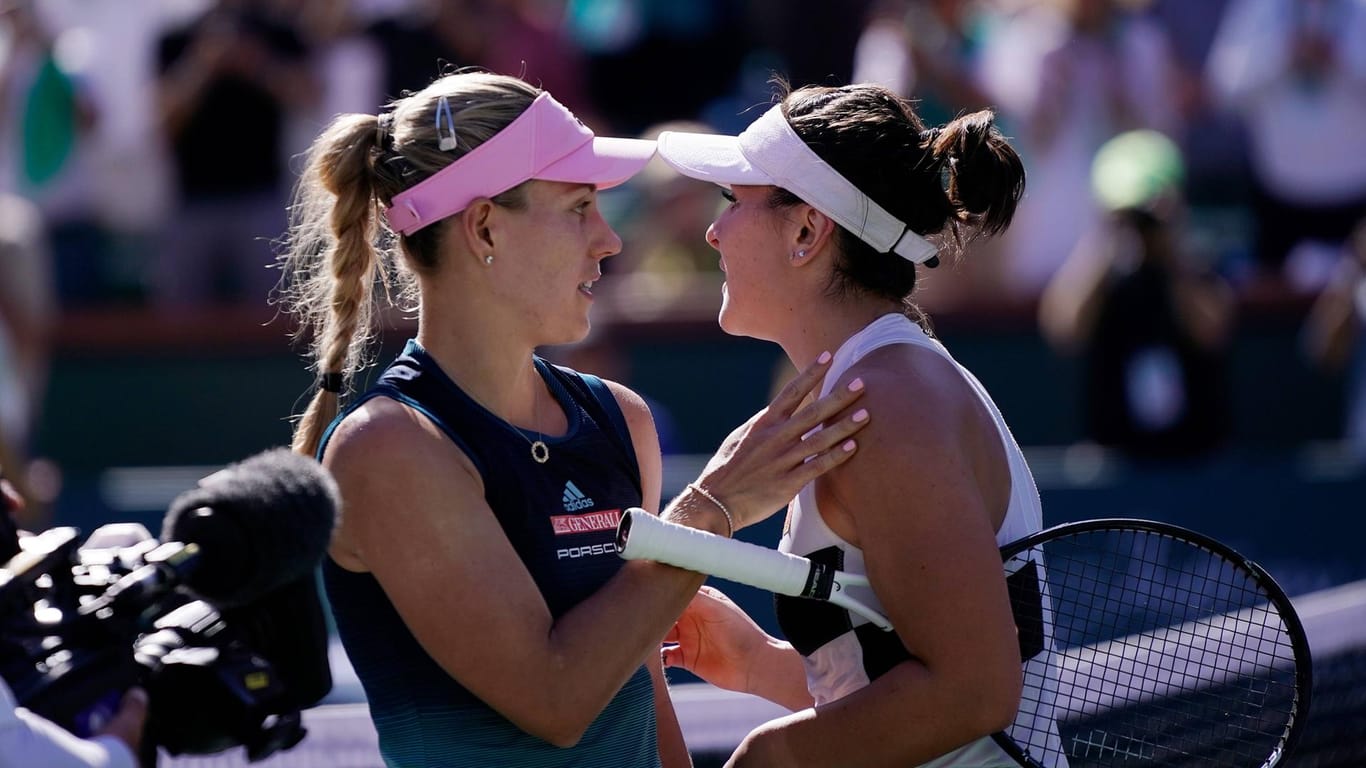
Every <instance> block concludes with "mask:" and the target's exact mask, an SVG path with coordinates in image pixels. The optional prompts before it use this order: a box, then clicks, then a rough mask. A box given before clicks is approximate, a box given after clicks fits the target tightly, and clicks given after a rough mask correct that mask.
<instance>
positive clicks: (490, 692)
mask: <svg viewBox="0 0 1366 768" xmlns="http://www.w3.org/2000/svg"><path fill="white" fill-rule="evenodd" d="M654 149H655V144H654V142H652V141H642V140H634V139H617V138H605V137H599V136H594V134H593V132H592V131H591V130H589V129H588V128H587V127H585V126H584V125H583V124H582V123H581V122H580V121H579V120H578V119H576V118H575V117H574V115H573V114H572V113H571V112H570V111H569V110H567V109H566V108H565V107H564V106H562V105H560V104H559V103H558V102H556V101H555V99H554V98H552V97H551V96H550V95H549V94H547V93H545V92H543V91H541V90H540V89H538V88H535V87H533V86H531V85H529V84H528V83H526V82H524V81H522V80H520V79H518V78H513V77H506V76H501V75H493V74H488V73H480V72H462V73H457V74H452V75H448V76H445V77H442V78H441V79H439V80H437V81H436V82H434V83H432V84H431V85H430V86H428V87H427V88H424V89H423V90H421V91H418V92H416V93H413V94H412V95H409V96H406V97H404V98H402V99H399V100H398V101H396V102H394V103H393V104H392V105H390V109H389V110H387V111H386V112H385V113H383V114H380V115H342V116H340V117H338V118H337V119H336V120H335V121H334V122H333V123H332V124H331V126H329V127H328V128H327V129H326V130H325V131H324V132H323V134H322V135H321V136H320V137H319V138H318V139H317V140H316V141H315V143H314V146H313V148H312V150H311V152H310V155H309V165H308V167H307V169H306V171H305V173H304V175H303V177H302V178H301V180H300V186H299V189H298V193H297V196H296V201H295V205H294V207H293V214H294V222H293V229H292V232H291V238H290V242H289V251H288V253H287V254H286V255H285V256H284V260H283V265H284V267H285V269H286V276H287V277H286V283H285V295H286V297H287V305H288V307H289V308H290V309H291V310H292V311H293V312H294V314H295V315H296V316H297V317H298V318H299V319H300V320H301V321H302V335H303V336H304V337H305V338H308V339H309V340H310V342H311V345H312V346H311V348H310V356H311V358H312V361H311V362H312V364H313V366H314V368H315V371H316V373H317V376H318V384H317V390H316V392H314V393H313V396H312V400H311V401H310V403H309V406H308V409H307V411H306V412H305V413H304V414H303V416H302V417H301V419H300V420H299V422H298V424H297V426H296V429H295V435H294V448H295V449H296V450H298V451H301V452H304V453H309V454H314V455H316V456H318V457H319V459H320V460H321V461H322V462H323V464H324V465H325V466H327V468H328V469H329V470H331V472H332V474H333V475H334V476H335V477H336V479H337V482H338V485H339V486H340V488H341V491H342V496H343V498H344V500H345V508H346V510H345V513H344V514H343V516H342V517H343V519H342V522H341V524H340V525H339V526H338V529H337V531H336V534H335V536H334V538H333V541H332V545H331V547H330V549H329V553H328V554H329V557H328V558H327V560H326V561H325V562H324V565H323V583H324V586H325V587H326V590H327V597H328V603H329V607H330V609H331V611H332V614H333V617H334V618H335V620H336V626H337V631H338V634H339V636H340V638H341V641H342V644H343V646H344V647H345V649H346V652H347V654H348V656H349V658H350V660H351V663H352V664H353V666H354V667H355V669H356V672H357V674H358V676H359V678H360V681H361V683H362V685H363V686H364V687H365V694H366V698H367V701H368V704H369V710H370V714H371V717H372V719H373V721H374V724H375V728H376V731H377V732H378V734H379V745H380V751H381V752H382V754H383V757H384V760H385V763H386V765H388V766H392V767H394V768H410V767H411V768H427V767H431V766H441V767H442V768H452V767H453V766H494V765H527V766H530V765H536V766H546V767H550V766H583V765H594V766H597V765H603V766H608V765H612V766H616V765H620V766H633V767H634V766H645V767H646V768H649V767H650V766H661V765H667V766H670V767H671V768H672V767H673V766H686V765H688V764H689V756H688V752H687V747H686V745H685V744H684V743H683V737H682V733H681V731H680V729H679V726H678V721H677V717H676V716H675V714H674V711H673V706H672V703H671V701H670V698H669V694H668V691H667V688H666V686H665V680H664V674H663V667H662V665H661V663H660V658H659V647H660V641H661V639H662V638H663V637H664V633H665V632H666V631H668V628H669V626H670V625H671V624H672V623H673V621H674V619H675V618H677V616H678V614H679V613H680V612H681V611H682V610H683V608H684V607H685V606H686V605H687V604H688V601H689V600H690V599H691V598H692V596H693V595H694V594H696V592H697V588H698V587H699V586H700V585H701V583H702V580H703V577H702V576H700V575H697V574H693V573H690V572H687V571H683V570H680V569H674V568H669V567H664V566H661V565H658V564H656V563H648V562H646V563H627V562H625V561H623V560H622V559H621V558H619V557H618V556H617V554H616V548H615V544H614V542H615V537H616V527H617V523H618V521H619V520H620V518H621V510H623V509H628V508H631V507H637V506H641V507H643V508H645V509H647V510H651V511H659V509H660V494H661V486H662V482H663V480H662V460H661V458H660V451H659V438H658V435H657V434H656V432H655V427H654V422H653V420H652V418H651V416H650V412H649V410H648V408H647V407H646V405H645V402H644V400H643V399H642V398H641V397H640V396H639V395H637V394H636V393H634V392H632V391H631V390H629V389H627V388H625V387H623V386H621V385H620V384H617V383H615V382H610V381H605V380H603V379H600V378H598V377H596V376H592V375H589V374H587V373H580V372H577V371H574V370H571V369H568V368H565V367H561V366H556V365H551V364H550V363H548V362H547V361H546V360H544V359H542V358H541V357H539V356H538V355H537V354H536V349H537V348H538V347H541V346H545V345H559V344H568V343H573V342H576V341H580V340H582V339H583V338H584V337H585V336H586V335H587V334H588V331H589V312H590V309H591V308H592V304H593V286H594V284H595V283H596V281H597V280H598V279H599V278H600V277H601V275H602V260H603V259H606V258H608V257H610V256H612V255H613V254H615V253H617V252H618V251H619V250H620V249H621V245H622V244H621V238H620V237H618V236H617V233H616V232H615V231H613V229H612V227H611V226H610V225H609V224H608V223H607V222H606V220H605V219H604V218H603V216H602V213H601V211H600V210H599V207H598V191H599V190H600V189H605V188H607V187H611V186H614V185H617V184H620V183H621V182H623V181H625V180H626V179H628V178H629V177H630V176H631V175H632V174H634V173H636V172H637V171H639V170H641V168H642V167H644V165H645V163H646V161H647V160H649V158H650V157H651V156H652V155H653V153H654ZM386 302H389V303H386ZM396 311H397V312H405V311H406V312H408V313H409V316H415V317H416V320H417V328H416V333H415V335H414V336H413V337H412V338H411V339H409V340H408V341H407V343H406V344H405V345H404V346H403V348H402V350H401V351H400V352H399V353H398V355H397V356H396V357H395V358H394V359H393V360H392V362H390V363H389V364H388V366H387V367H386V368H384V369H383V370H381V371H378V372H377V374H376V375H375V376H373V377H371V378H372V379H373V383H371V384H370V385H369V387H368V388H366V389H364V390H363V391H361V392H359V393H358V394H355V393H352V392H351V391H350V390H351V382H352V380H353V377H354V374H355V372H356V371H357V370H359V369H360V368H362V367H363V365H364V361H365V359H366V357H365V352H366V346H365V341H366V340H368V339H372V338H375V337H376V336H377V333H378V331H379V329H380V322H379V321H380V319H381V318H382V317H383V316H384V314H383V313H386V312H389V313H392V314H390V316H397V312H396ZM827 364H828V360H826V361H822V362H820V363H816V364H813V365H812V366H811V368H810V370H809V371H807V372H805V374H804V375H803V376H801V377H799V378H798V380H797V381H796V382H794V384H793V385H792V386H790V387H788V388H787V389H785V390H784V392H783V393H781V394H780V395H779V396H778V398H777V399H775V401H774V402H773V403H772V404H771V405H770V407H769V408H766V409H764V410H763V411H761V412H760V413H759V414H757V415H756V416H755V417H754V418H753V419H751V420H750V422H749V423H747V424H745V425H744V427H743V428H742V429H738V430H736V432H735V433H734V434H733V435H732V436H731V437H730V438H729V439H727V441H726V442H725V443H724V444H723V446H722V449H721V452H719V453H718V457H717V458H716V459H714V460H713V461H711V462H710V463H709V464H708V465H707V467H706V469H705V470H704V472H703V473H702V476H701V477H699V478H698V479H697V481H696V482H695V483H694V484H693V485H692V486H690V488H689V490H687V491H685V492H683V493H682V494H680V495H679V496H678V497H677V498H675V499H674V500H673V501H672V502H670V504H669V505H668V506H667V507H666V508H665V509H664V510H663V511H662V512H661V513H660V514H661V515H662V516H663V517H664V518H666V519H669V520H674V521H676V522H679V523H682V524H686V525H691V526H693V527H699V528H705V529H707V530H710V531H713V532H716V533H721V534H726V533H728V532H729V531H731V530H732V529H733V528H739V527H741V526H744V525H747V524H750V523H753V522H756V521H758V520H761V519H763V518H764V517H767V516H769V515H771V514H773V512H774V511H776V510H777V509H779V508H781V507H782V504H783V502H784V501H785V500H786V499H788V498H790V497H791V495H792V494H793V493H795V492H796V491H797V489H798V488H800V487H801V486H802V485H803V484H804V483H806V482H807V481H809V480H810V479H811V478H813V477H815V476H817V475H818V474H820V473H821V472H824V471H826V470H828V469H830V468H831V467H833V466H836V465H837V464H839V463H841V462H843V461H846V460H847V459H848V458H849V457H850V456H852V455H853V454H854V453H855V448H856V445H855V443H854V442H853V440H851V439H850V437H851V435H853V434H854V433H855V432H856V431H858V430H859V429H861V428H862V427H863V426H864V425H865V424H867V423H868V419H866V418H863V417H860V418H859V419H854V418H853V416H854V410H855V409H853V408H852V407H851V406H852V405H853V404H854V402H855V401H856V400H857V399H858V398H859V397H860V396H861V393H860V392H858V391H857V390H843V391H841V392H837V393H835V394H833V395H832V396H830V397H827V398H822V399H820V400H819V401H817V402H816V403H814V404H813V405H810V406H807V407H802V408H799V405H800V404H801V403H802V402H803V401H804V399H805V398H806V396H807V395H808V394H809V393H810V391H811V389H812V388H813V387H814V386H815V385H816V383H817V382H818V381H819V380H820V378H821V375H822V372H823V371H824V369H825V367H826V365H827ZM822 423H827V424H831V425H832V426H829V427H827V428H826V429H825V430H823V431H822V434H821V436H820V437H818V438H817V439H814V440H803V439H802V435H803V434H805V433H807V432H810V431H811V430H812V429H813V428H815V427H816V426H817V425H819V424H822ZM825 433H829V435H828V436H827V435H826V434H825Z"/></svg>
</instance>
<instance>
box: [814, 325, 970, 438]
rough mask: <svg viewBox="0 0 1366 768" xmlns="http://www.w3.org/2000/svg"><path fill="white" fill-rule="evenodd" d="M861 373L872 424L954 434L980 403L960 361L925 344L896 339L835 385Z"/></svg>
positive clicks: (912, 432)
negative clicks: (913, 343)
mask: <svg viewBox="0 0 1366 768" xmlns="http://www.w3.org/2000/svg"><path fill="white" fill-rule="evenodd" d="M855 378H859V379H862V380H863V384H864V387H865V389H866V393H865V394H864V396H863V398H862V400H861V403H860V404H861V406H862V407H864V408H867V409H868V410H869V412H870V413H872V415H873V419H872V421H871V423H870V424H869V426H868V428H867V429H868V430H871V429H878V430H879V431H887V430H891V431H894V432H895V433H898V434H902V435H906V436H914V437H918V438H928V439H930V440H932V441H933V442H939V441H940V440H942V439H951V438H952V437H953V436H954V435H955V434H956V433H957V432H958V431H959V430H961V429H962V428H963V427H964V420H965V419H968V420H971V419H972V417H973V416H974V414H975V412H976V411H977V410H978V409H979V407H980V403H979V402H978V400H977V398H976V396H975V395H974V393H973V392H972V389H971V387H970V386H969V384H968V382H967V380H966V379H965V378H964V377H963V375H962V374H961V373H960V372H959V370H958V368H957V366H956V365H954V363H953V362H952V361H950V360H948V359H946V358H944V357H943V356H941V355H939V354H937V353H935V352H934V351H932V350H929V349H925V348H923V347H918V346H914V345H910V344H895V345H889V346H886V347H882V348H881V349H878V350H874V351H873V352H871V353H869V354H868V355H867V356H866V357H864V358H863V359H861V360H859V361H858V362H857V363H855V364H854V365H852V366H850V367H849V369H848V370H846V371H844V373H843V374H841V375H840V379H839V381H838V382H836V384H835V386H837V387H838V386H844V385H846V384H847V383H848V382H850V381H852V380H853V379H855ZM865 431H866V430H865Z"/></svg>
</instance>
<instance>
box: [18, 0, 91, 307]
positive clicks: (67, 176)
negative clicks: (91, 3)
mask: <svg viewBox="0 0 1366 768" xmlns="http://www.w3.org/2000/svg"><path fill="white" fill-rule="evenodd" d="M41 10H43V9H41V8H40V7H39V6H38V4H37V3H36V2H35V0H0V193H6V192H8V193H12V194H18V195H22V196H23V197H25V198H28V199H29V200H31V201H33V202H34V203H35V204H36V205H37V207H38V210H39V211H40V212H41V215H42V218H43V224H42V226H43V227H44V228H45V229H46V230H47V237H48V239H49V242H50V243H51V247H52V256H51V259H52V262H53V266H54V273H55V274H56V276H57V279H58V281H59V286H60V293H61V296H62V300H63V303H65V304H68V305H71V304H86V303H91V302H93V301H95V300H97V299H98V298H99V297H100V294H101V291H102V288H103V279H102V277H103V276H102V274H101V270H102V268H103V266H104V265H103V256H104V249H105V245H106V243H105V241H104V239H103V237H102V235H101V232H100V228H99V226H98V224H97V221H96V219H97V217H96V214H95V199H94V186H93V184H92V179H91V178H90V173H89V170H90V166H89V160H90V158H89V155H88V152H89V141H88V139H89V137H90V134H91V132H92V130H93V128H94V125H95V122H96V109H95V106H94V102H93V101H92V99H91V98H90V96H89V93H88V91H87V89H86V88H85V86H84V84H83V83H82V82H81V80H80V79H79V78H77V77H76V76H75V72H74V71H73V68H72V64H73V61H72V60H71V59H72V57H70V56H68V57H66V58H65V59H63V58H62V57H59V56H58V52H57V45H56V43H57V25H56V24H55V22H54V20H53V19H52V18H50V17H49V16H50V15H44V14H42V13H40V11H41Z"/></svg>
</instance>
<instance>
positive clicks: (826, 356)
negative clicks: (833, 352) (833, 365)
mask: <svg viewBox="0 0 1366 768" xmlns="http://www.w3.org/2000/svg"><path fill="white" fill-rule="evenodd" d="M816 362H818V363H820V364H821V365H825V364H826V363H828V362H830V353H829V352H828V351H827V352H822V353H821V356H820V357H818V358H816Z"/></svg>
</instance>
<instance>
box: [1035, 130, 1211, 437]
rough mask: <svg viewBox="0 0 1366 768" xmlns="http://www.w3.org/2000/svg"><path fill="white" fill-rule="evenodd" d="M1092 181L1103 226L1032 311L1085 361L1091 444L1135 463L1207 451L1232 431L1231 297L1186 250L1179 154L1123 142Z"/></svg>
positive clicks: (1158, 145)
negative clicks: (1229, 367) (1229, 377)
mask: <svg viewBox="0 0 1366 768" xmlns="http://www.w3.org/2000/svg"><path fill="white" fill-rule="evenodd" d="M1090 179H1091V188H1092V190H1093V193H1094V195H1095V197H1096V200H1097V201H1098V202H1099V203H1100V205H1101V207H1102V208H1103V209H1104V210H1105V211H1106V212H1107V213H1106V216H1105V218H1104V219H1103V221H1102V222H1101V224H1100V225H1099V226H1098V227H1096V228H1095V229H1094V230H1093V231H1092V232H1091V233H1090V234H1089V236H1087V237H1085V238H1083V239H1082V240H1081V242H1080V243H1079V244H1078V245H1077V247H1076V248H1075V249H1074V250H1073V252H1072V254H1071V256H1070V257H1069V258H1068V260H1067V262H1066V263H1065V264H1064V265H1063V266H1062V268H1061V269H1060V270H1059V271H1058V273H1057V275H1055V276H1054V278H1053V280H1052V281H1051V282H1050V283H1049V285H1048V287H1047V289H1046V290H1045V291H1044V293H1043V297H1042V300H1041V301H1040V305H1039V322H1040V326H1041V327H1042V330H1043V333H1044V336H1045V338H1047V340H1048V341H1049V342H1050V343H1051V344H1052V345H1053V346H1054V347H1055V348H1056V349H1058V350H1060V351H1063V352H1066V353H1075V354H1078V355H1079V356H1080V357H1081V360H1082V368H1083V375H1084V377H1085V378H1084V382H1083V393H1084V398H1085V405H1084V407H1085V428H1086V433H1087V437H1089V438H1090V439H1091V440H1094V441H1095V442H1097V443H1100V444H1102V445H1106V446H1110V447H1113V448H1116V449H1118V450H1120V451H1122V452H1124V453H1126V454H1128V455H1130V456H1133V457H1137V458H1145V459H1165V458H1172V457H1180V456H1192V455H1200V454H1205V453H1208V452H1210V451H1212V450H1213V449H1215V448H1217V447H1219V446H1220V445H1221V444H1222V443H1223V442H1224V441H1225V439H1226V438H1227V437H1228V433H1229V425H1230V414H1229V411H1228V394H1229V393H1228V381H1227V375H1228V371H1227V360H1226V357H1225V355H1226V352H1227V347H1228V344H1229V339H1230V332H1231V330H1232V326H1233V297H1232V290H1231V289H1230V288H1229V286H1227V285H1226V284H1225V283H1224V282H1223V281H1222V279H1221V278H1219V277H1218V276H1217V275H1216V274H1215V273H1214V272H1213V271H1212V269H1210V268H1209V266H1210V265H1208V264H1204V263H1201V262H1199V261H1198V260H1197V259H1196V258H1195V257H1194V256H1195V255H1194V254H1193V253H1191V252H1190V250H1189V249H1188V248H1187V244H1186V243H1185V242H1183V239H1182V235H1183V227H1184V219H1183V201H1182V196H1181V186H1182V181H1183V179H1184V163H1183V160H1182V157H1181V154H1180V150H1179V149H1178V148H1177V146H1176V144H1175V143H1173V142H1172V141H1171V140H1170V139H1168V138H1167V137H1165V136H1163V135H1161V134H1159V133H1156V132H1154V131H1134V132H1128V133H1124V134H1121V135H1119V136H1117V137H1115V138H1114V139H1112V140H1110V141H1109V142H1107V143H1106V144H1105V145H1104V146H1103V147H1101V149H1100V151H1099V152H1098V153H1097V154H1096V158H1095V162H1094V164H1093V165H1092V172H1091V175H1090Z"/></svg>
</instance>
